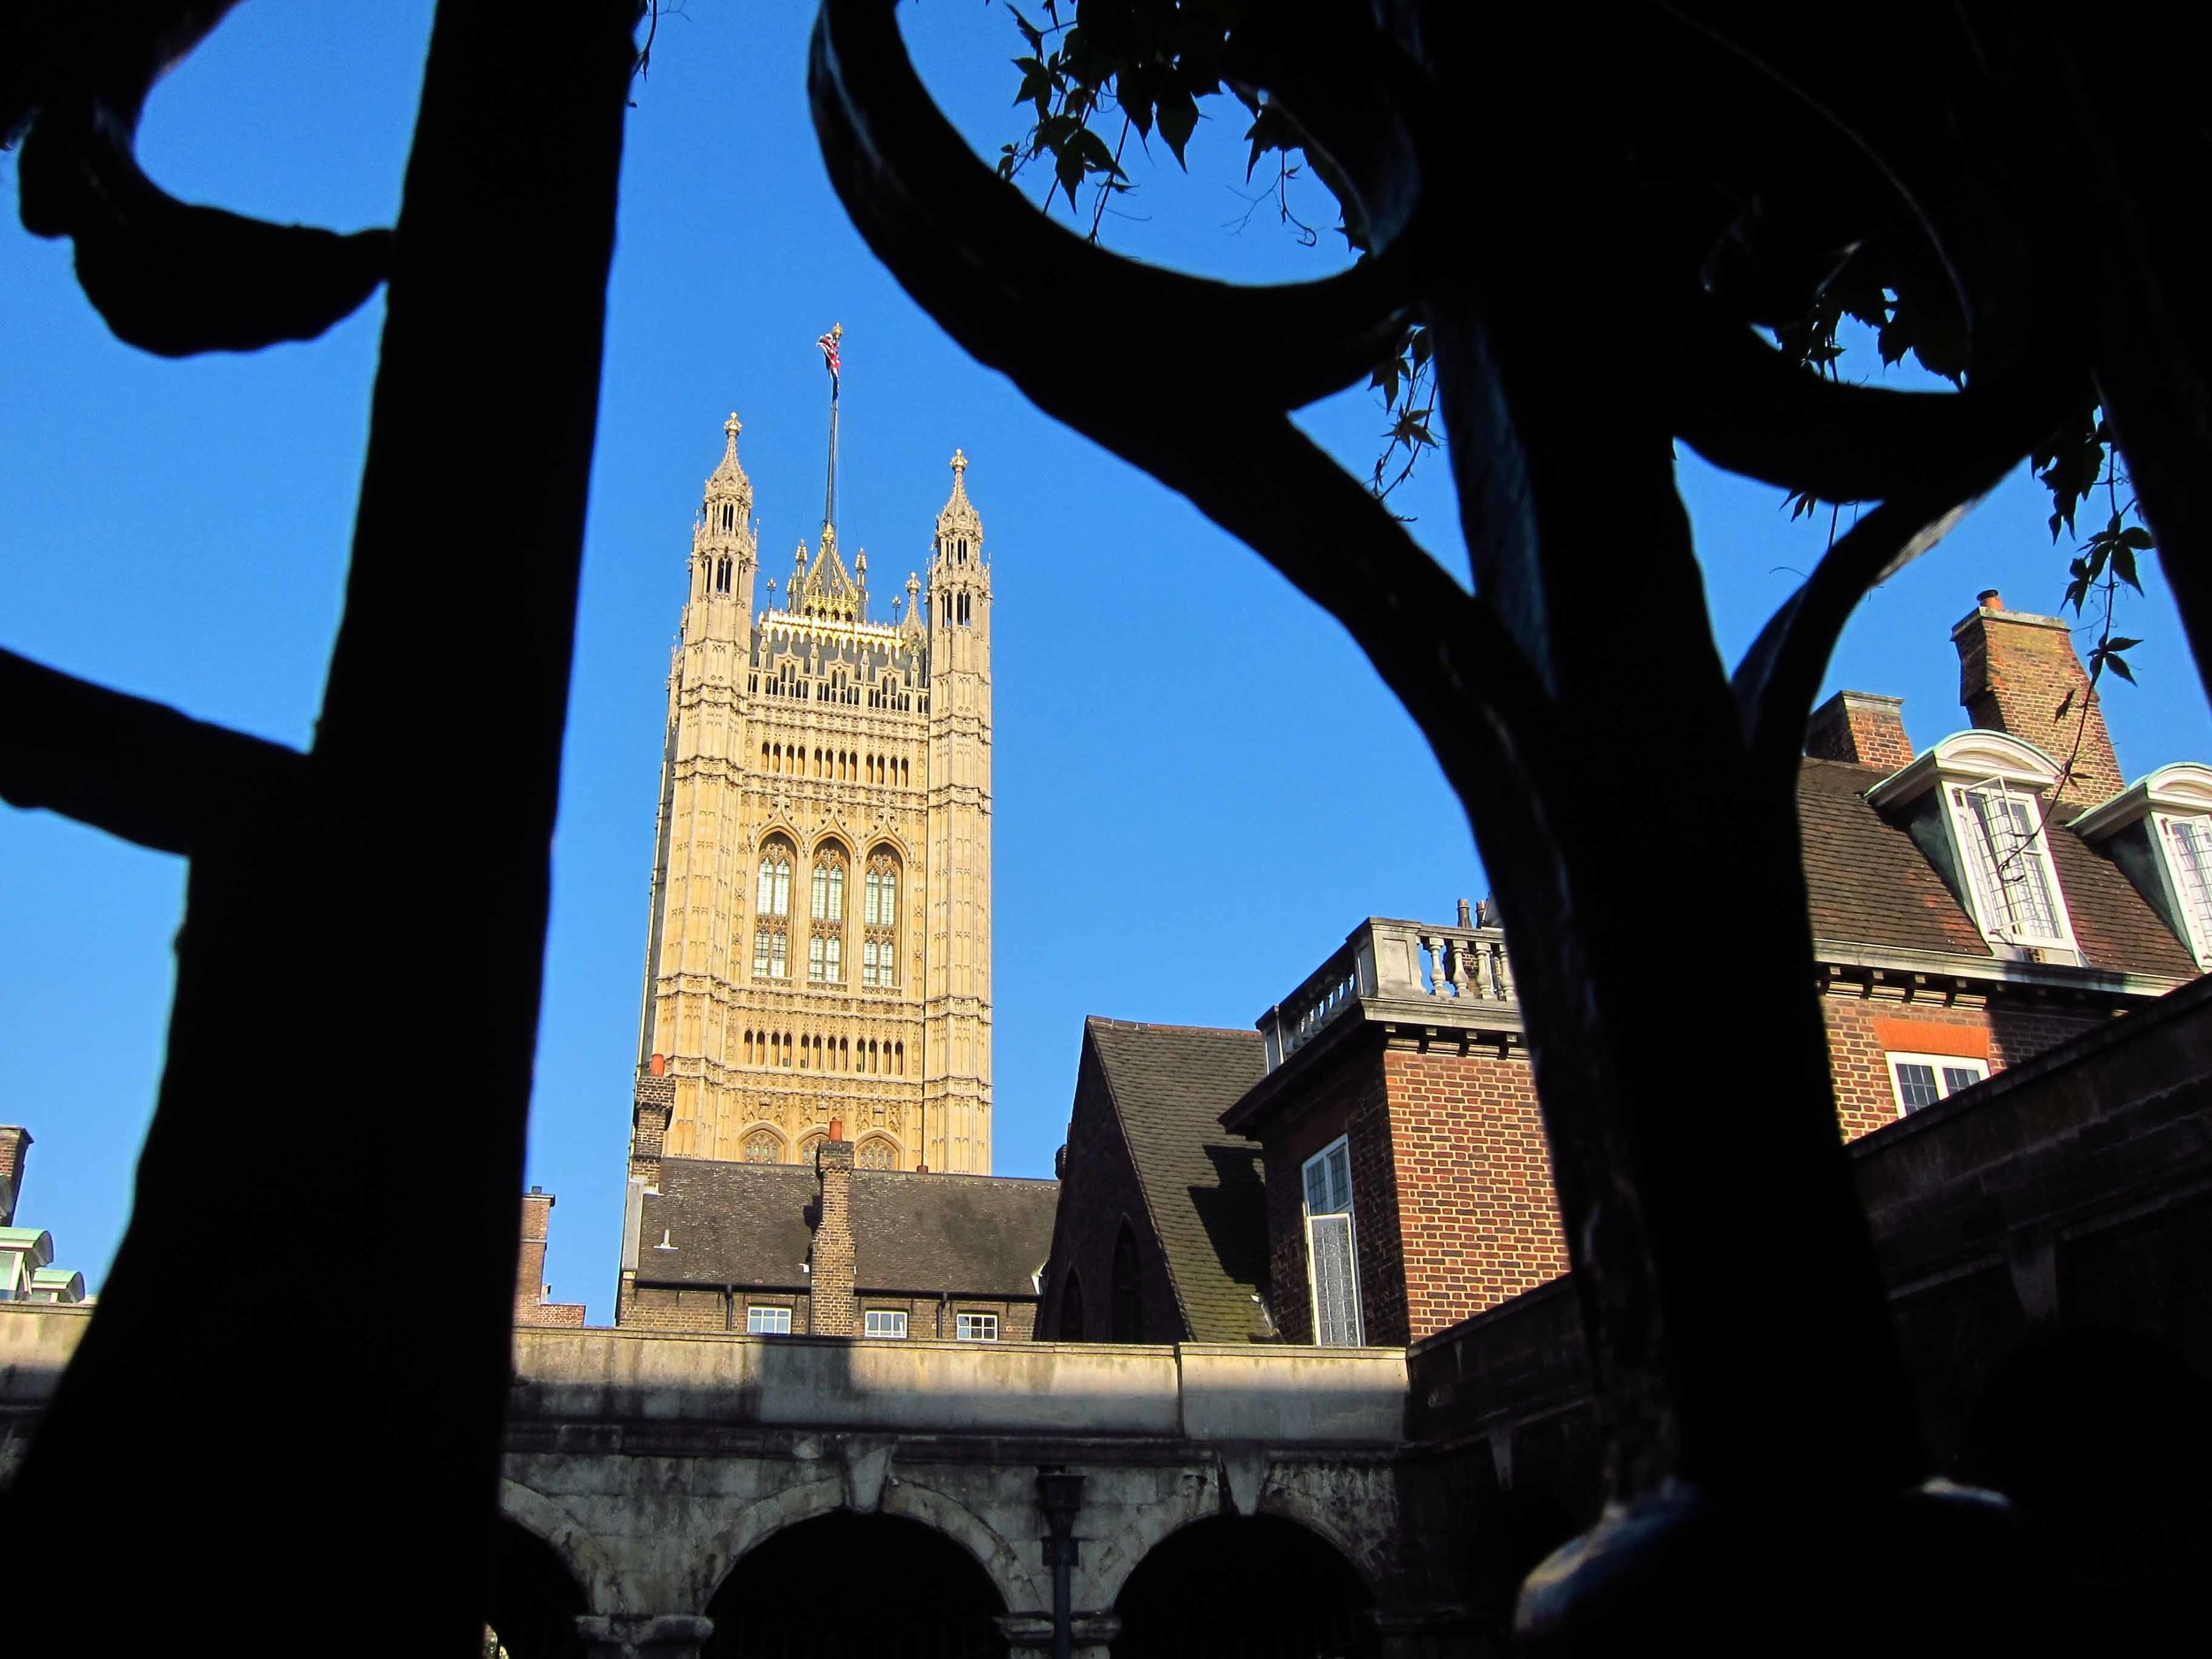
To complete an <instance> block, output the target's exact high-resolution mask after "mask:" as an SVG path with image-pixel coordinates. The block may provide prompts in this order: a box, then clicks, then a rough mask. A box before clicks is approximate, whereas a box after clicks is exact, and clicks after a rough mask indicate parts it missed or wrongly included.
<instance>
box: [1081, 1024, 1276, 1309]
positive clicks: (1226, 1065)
mask: <svg viewBox="0 0 2212 1659" xmlns="http://www.w3.org/2000/svg"><path fill="white" fill-rule="evenodd" d="M1083 1035H1084V1041H1086V1042H1087V1043H1089V1044H1090V1045H1091V1047H1092V1049H1093V1051H1094V1053H1096V1055H1097V1056H1098V1058H1099V1064H1100V1067H1101V1069H1102V1071H1103V1072H1104V1075H1105V1078H1106V1087H1107V1092H1108V1094H1109V1096H1110V1099H1111V1101H1112V1103H1113V1110H1114V1114H1115V1117H1116V1118H1117V1119H1118V1121H1119V1123H1120V1125H1121V1131H1122V1136H1123V1139H1124V1140H1125V1141H1127V1143H1128V1147H1129V1155H1130V1158H1131V1160H1132V1161H1133V1163H1134V1164H1135V1165H1136V1171H1137V1180H1138V1183H1139V1185H1140V1186H1141V1187H1143V1189H1144V1196H1145V1204H1146V1207H1147V1208H1148V1210H1150V1212H1151V1217H1152V1226H1153V1231H1154V1232H1155V1233H1156V1234H1157V1235H1158V1237H1159V1240H1160V1247H1161V1248H1162V1250H1163V1251H1164V1253H1165V1255H1166V1257H1167V1270H1168V1278H1169V1279H1170V1280H1171V1282H1172V1283H1173V1285H1174V1286H1175V1299H1176V1302H1177V1303H1178V1304H1179V1306H1180V1308H1181V1309H1182V1313H1183V1323H1184V1325H1185V1326H1186V1327H1187V1329H1188V1330H1189V1332H1190V1333H1191V1340H1194V1341H1198V1342H1244V1341H1249V1340H1251V1338H1252V1334H1253V1329H1254V1313H1255V1310H1254V1306H1253V1302H1252V1297H1253V1295H1254V1294H1255V1293H1256V1292H1259V1291H1262V1290H1263V1289H1264V1287H1265V1286H1266V1282H1267V1198H1266V1188H1265V1187H1264V1185H1263V1174H1262V1170H1261V1165H1260V1147H1259V1142H1258V1141H1251V1140H1248V1139H1247V1138H1246V1137H1244V1136H1242V1135H1238V1134H1232V1133H1229V1131H1227V1130H1226V1129H1224V1128H1223V1127H1222V1126H1221V1124H1220V1121H1219V1119H1220V1117H1221V1114H1222V1113H1223V1112H1225V1111H1226V1110H1229V1108H1230V1107H1231V1106H1233V1105H1234V1104H1235V1103H1236V1102H1237V1101H1238V1099H1239V1098H1240V1096H1241V1095H1242V1094H1244V1092H1245V1091H1246V1090H1247V1089H1248V1088H1250V1087H1252V1085H1253V1084H1255V1083H1256V1082H1258V1081H1259V1080H1260V1070H1261V1056H1260V1038H1259V1033H1257V1032H1256V1031H1251V1030H1244V1031H1213V1030H1207V1029H1203V1028H1201V1027H1197V1026H1191V1025H1135V1024H1133V1023H1130V1022H1128V1021H1125V1020H1118V1019H1102V1018H1099V1017H1098V1016H1096V1015H1093V1016H1092V1017H1091V1018H1088V1019H1087V1020H1086V1021H1085V1022H1084V1028H1083Z"/></svg>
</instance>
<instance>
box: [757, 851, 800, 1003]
mask: <svg viewBox="0 0 2212 1659" xmlns="http://www.w3.org/2000/svg"><path fill="white" fill-rule="evenodd" d="M790 917H791V843H790V842H789V841H785V840H783V839H782V838H781V837H780V836H778V837H775V838H772V839H771V840H770V841H768V842H767V843H766V844H765V845H764V846H763V847H762V848H761V849H760V887H759V890H758V892H757V895H756V896H755V899H754V902H753V977H754V978H755V979H787V978H789V977H790V973H791V968H790V960H789V952H790V942H789V941H790V931H791V927H790Z"/></svg>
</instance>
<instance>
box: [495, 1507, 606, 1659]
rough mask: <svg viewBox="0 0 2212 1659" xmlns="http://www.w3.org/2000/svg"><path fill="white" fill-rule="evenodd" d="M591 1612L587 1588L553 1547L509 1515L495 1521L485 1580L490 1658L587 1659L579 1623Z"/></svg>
mask: <svg viewBox="0 0 2212 1659" xmlns="http://www.w3.org/2000/svg"><path fill="white" fill-rule="evenodd" d="M590 1611H591V1608H590V1605H589V1603H588V1602H587V1601H585V1599H584V1592H583V1588H582V1586H580V1585H579V1584H578V1583H577V1582H576V1580H575V1578H573V1577H572V1576H571V1575H570V1573H569V1571H568V1563H565V1562H564V1561H563V1560H562V1559H561V1557H560V1553H559V1552H558V1551H557V1550H556V1549H555V1548H553V1546H552V1545H550V1544H549V1543H547V1542H546V1541H545V1540H543V1539H541V1538H540V1537H539V1536H538V1535H537V1534H536V1533H535V1532H532V1531H530V1529H529V1528H527V1527H526V1526H524V1525H520V1524H519V1523H518V1522H516V1521H514V1520H512V1519H511V1518H509V1517H507V1516H504V1515H502V1516H500V1517H497V1518H496V1519H495V1520H494V1521H493V1523H492V1539H491V1563H490V1568H489V1571H488V1572H487V1573H486V1575H485V1582H484V1624H485V1629H486V1632H487V1637H486V1640H485V1643H484V1651H485V1652H486V1654H488V1655H489V1654H492V1653H494V1652H495V1651H497V1652H499V1653H503V1654H504V1655H507V1656H508V1659H584V1642H583V1638H582V1637H580V1636H579V1635H578V1634H577V1633H576V1620H577V1618H578V1617H580V1615H582V1614H585V1613H588V1612H590ZM494 1641H496V1642H497V1644H498V1646H497V1648H496V1650H495V1648H494V1646H493V1643H494Z"/></svg>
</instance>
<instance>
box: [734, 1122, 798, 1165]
mask: <svg viewBox="0 0 2212 1659" xmlns="http://www.w3.org/2000/svg"><path fill="white" fill-rule="evenodd" d="M756 1135H768V1136H772V1137H773V1138H774V1140H775V1143H776V1156H774V1157H772V1158H755V1157H754V1156H752V1143H753V1138H754V1137H755V1136H756ZM737 1145H738V1150H739V1151H740V1152H741V1153H742V1154H743V1155H744V1157H745V1161H746V1162H747V1163H748V1164H756V1163H757V1164H787V1163H789V1162H790V1161H791V1160H790V1158H789V1156H787V1155H788V1153H789V1152H790V1149H791V1137H790V1136H788V1135H787V1134H786V1133H784V1132H783V1131H782V1130H780V1129H779V1128H777V1127H776V1125H773V1124H772V1123H768V1122H765V1121H763V1120H761V1119H755V1120H754V1121H753V1122H751V1123H749V1124H747V1125H745V1127H744V1128H742V1129H741V1130H740V1131H739V1132H738V1136H737Z"/></svg>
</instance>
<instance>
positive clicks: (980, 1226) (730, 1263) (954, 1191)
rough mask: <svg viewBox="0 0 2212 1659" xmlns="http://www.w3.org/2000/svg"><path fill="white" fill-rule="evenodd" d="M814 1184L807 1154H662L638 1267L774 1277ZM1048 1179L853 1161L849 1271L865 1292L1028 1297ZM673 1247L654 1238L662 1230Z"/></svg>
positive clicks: (798, 1249)
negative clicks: (801, 1160)
mask: <svg viewBox="0 0 2212 1659" xmlns="http://www.w3.org/2000/svg"><path fill="white" fill-rule="evenodd" d="M819 1190H820V1188H819V1185H818V1182H817V1180H816V1179H815V1174H814V1171H813V1169H812V1168H811V1167H810V1165H806V1164H726V1163H722V1162H719V1161H716V1160H710V1159H703V1158H664V1159H662V1160H661V1174H660V1191H659V1192H658V1193H657V1194H653V1193H649V1194H646V1195H645V1199H644V1205H643V1211H642V1217H641V1225H640V1226H639V1229H638V1263H637V1271H638V1277H639V1279H641V1280H649V1281H651V1282H654V1283H658V1284H699V1285H754V1286H787V1287H789V1288H791V1289H795V1290H796V1289H803V1287H804V1286H805V1285H806V1281H807V1276H806V1275H805V1274H804V1273H803V1272H801V1271H799V1269H800V1264H801V1263H803V1262H804V1261H805V1260H806V1259H807V1251H808V1249H809V1248H810V1247H811V1245H812V1244H813V1241H814V1235H813V1233H812V1231H811V1229H810V1227H809V1225H808V1212H809V1210H810V1208H811V1206H812V1205H813V1203H814V1201H815V1196H816V1194H817V1193H818V1191H819ZM1059 1192H1060V1185H1059V1183H1058V1182H1057V1181H1032V1180H1018V1179H1013V1178H1010V1177H1006V1176H995V1175H921V1174H916V1173H912V1172H910V1171H895V1170H855V1171H853V1172H852V1202H851V1210H850V1215H851V1217H852V1229H853V1257H854V1261H853V1269H854V1275H853V1276H854V1281H855V1284H856V1286H857V1287H858V1288H859V1289H861V1290H864V1291H870V1290H873V1291H915V1292H930V1293H934V1292H940V1291H949V1292H952V1293H953V1294H963V1295H972V1296H992V1297H1017V1298H1018V1297H1028V1296H1034V1295H1035V1294H1037V1292H1036V1284H1035V1280H1034V1279H1033V1277H1032V1276H1033V1274H1034V1273H1035V1272H1036V1271H1037V1269H1038V1268H1039V1267H1041V1266H1042V1265H1043V1264H1044V1259H1045V1256H1046V1254H1047V1252H1048V1251H1049V1250H1050V1248H1052V1212H1053V1206H1054V1205H1055V1204H1056V1202H1058V1199H1059ZM664 1232H665V1233H667V1234H668V1235H669V1240H670V1242H671V1243H672V1245H674V1247H675V1248H673V1249H672V1250H660V1249H657V1248H656V1247H657V1244H658V1243H659V1241H660V1238H661V1235H662V1233H664Z"/></svg>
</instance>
